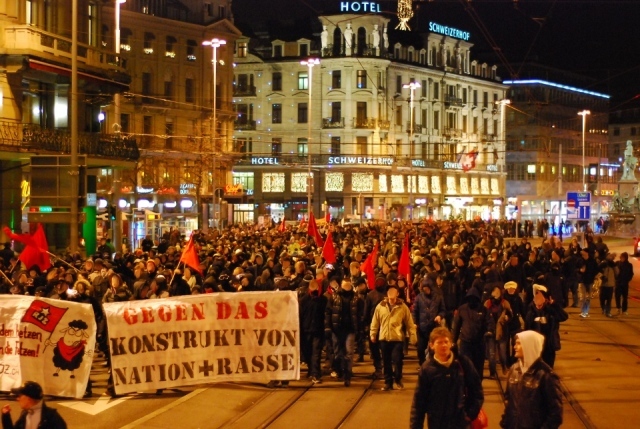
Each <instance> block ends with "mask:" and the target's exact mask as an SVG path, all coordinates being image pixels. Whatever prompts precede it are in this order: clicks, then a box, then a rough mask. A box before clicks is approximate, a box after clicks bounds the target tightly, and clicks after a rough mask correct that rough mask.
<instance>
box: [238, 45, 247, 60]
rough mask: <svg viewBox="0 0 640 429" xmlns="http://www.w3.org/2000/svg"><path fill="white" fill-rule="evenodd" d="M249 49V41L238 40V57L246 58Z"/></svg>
mask: <svg viewBox="0 0 640 429" xmlns="http://www.w3.org/2000/svg"><path fill="white" fill-rule="evenodd" d="M247 49H248V46H247V42H238V58H246V57H247Z"/></svg>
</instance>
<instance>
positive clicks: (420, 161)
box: [411, 159, 427, 167]
mask: <svg viewBox="0 0 640 429" xmlns="http://www.w3.org/2000/svg"><path fill="white" fill-rule="evenodd" d="M411 165H412V166H414V167H426V166H427V163H426V162H424V159H412V160H411Z"/></svg>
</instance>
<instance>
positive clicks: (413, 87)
mask: <svg viewBox="0 0 640 429" xmlns="http://www.w3.org/2000/svg"><path fill="white" fill-rule="evenodd" d="M420 86H421V85H420V83H418V82H409V83H405V84H404V85H402V87H403V88H409V89H410V94H411V96H410V98H409V154H410V155H409V158H410V159H409V172H410V173H409V219H410V220H413V151H414V147H413V146H414V145H413V93H414V91H415V90H416V88H420Z"/></svg>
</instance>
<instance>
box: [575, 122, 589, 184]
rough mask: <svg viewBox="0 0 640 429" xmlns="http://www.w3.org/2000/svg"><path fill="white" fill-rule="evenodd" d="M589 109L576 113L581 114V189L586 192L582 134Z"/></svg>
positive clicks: (585, 126)
mask: <svg viewBox="0 0 640 429" xmlns="http://www.w3.org/2000/svg"><path fill="white" fill-rule="evenodd" d="M590 114H591V111H589V110H583V111H582V112H578V115H580V116H582V188H583V189H582V190H583V191H584V192H587V182H586V181H585V176H586V174H585V164H584V134H585V131H586V128H587V115H590Z"/></svg>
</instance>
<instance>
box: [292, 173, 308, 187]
mask: <svg viewBox="0 0 640 429" xmlns="http://www.w3.org/2000/svg"><path fill="white" fill-rule="evenodd" d="M311 177H313V172H311ZM308 179H309V173H291V192H307V182H308Z"/></svg>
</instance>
